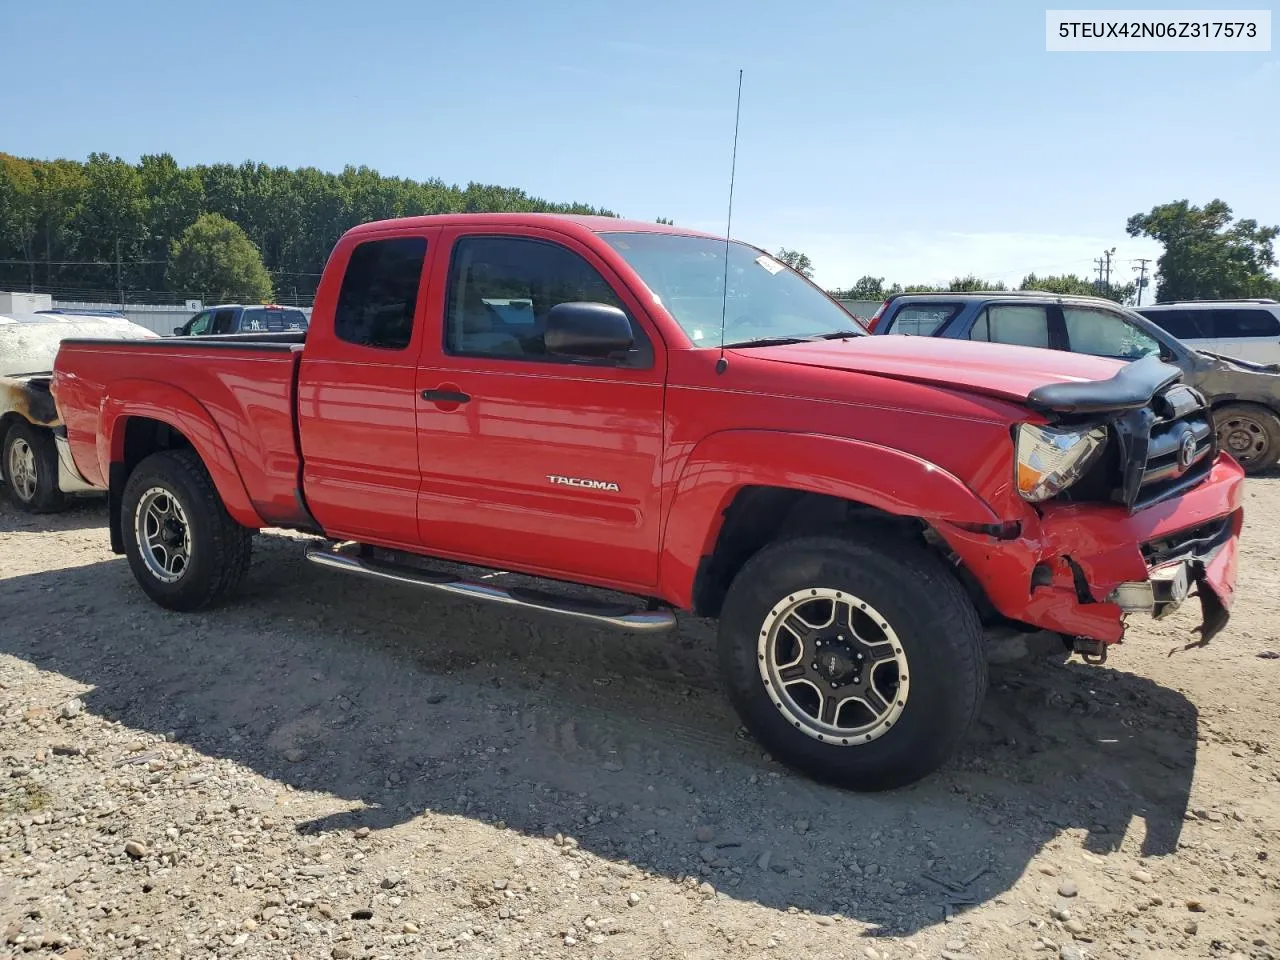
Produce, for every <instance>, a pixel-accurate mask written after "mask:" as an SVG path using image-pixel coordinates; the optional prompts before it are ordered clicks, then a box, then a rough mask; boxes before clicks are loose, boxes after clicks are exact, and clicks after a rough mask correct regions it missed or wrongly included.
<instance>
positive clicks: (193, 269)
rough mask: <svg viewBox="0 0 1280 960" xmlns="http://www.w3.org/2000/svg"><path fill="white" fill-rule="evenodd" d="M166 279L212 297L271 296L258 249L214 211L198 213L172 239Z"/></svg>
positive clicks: (254, 300)
mask: <svg viewBox="0 0 1280 960" xmlns="http://www.w3.org/2000/svg"><path fill="white" fill-rule="evenodd" d="M169 280H170V283H171V284H172V285H173V288H174V289H177V290H185V291H190V292H197V291H198V292H200V293H202V294H203V295H204V296H205V297H208V298H211V299H213V300H243V301H245V302H249V303H265V302H266V301H268V300H270V299H271V277H270V275H269V274H268V273H267V268H266V267H264V266H263V265H262V257H261V256H260V255H259V253H258V248H257V247H255V246H254V245H253V242H252V241H251V240H250V239H249V237H248V235H247V234H246V233H245V232H244V230H242V229H241V228H240V227H239V226H237V225H236V224H234V223H232V222H231V221H230V220H228V219H227V218H226V217H224V216H221V215H220V214H216V213H206V214H204V215H203V216H201V217H200V219H198V220H197V221H196V222H195V223H193V224H192V225H191V226H189V227H188V228H187V229H186V230H185V231H184V232H183V234H182V236H181V238H179V239H178V240H177V241H175V242H174V244H173V251H172V262H171V264H170V268H169Z"/></svg>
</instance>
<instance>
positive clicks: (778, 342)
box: [725, 330, 866, 348]
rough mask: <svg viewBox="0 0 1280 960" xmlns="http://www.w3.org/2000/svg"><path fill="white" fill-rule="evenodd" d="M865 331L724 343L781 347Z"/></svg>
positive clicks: (860, 334) (858, 333)
mask: <svg viewBox="0 0 1280 960" xmlns="http://www.w3.org/2000/svg"><path fill="white" fill-rule="evenodd" d="M865 336H866V334H865V333H861V332H859V331H857V330H834V331H832V332H831V333H817V334H812V335H810V336H807V337H757V338H756V339H754V340H739V341H737V342H736V343H726V344H725V347H726V348H730V347H735V348H736V347H781V346H785V345H786V344H788V343H811V342H812V341H814V340H844V339H845V338H846V337H865Z"/></svg>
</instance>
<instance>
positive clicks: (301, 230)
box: [0, 153, 616, 299]
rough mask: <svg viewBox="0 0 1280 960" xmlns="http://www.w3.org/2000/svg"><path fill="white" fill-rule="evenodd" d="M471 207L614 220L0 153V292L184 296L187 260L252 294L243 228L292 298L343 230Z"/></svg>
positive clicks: (495, 201)
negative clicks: (245, 278)
mask: <svg viewBox="0 0 1280 960" xmlns="http://www.w3.org/2000/svg"><path fill="white" fill-rule="evenodd" d="M477 211H496V212H556V213H576V214H602V215H606V216H616V214H613V213H612V212H611V211H609V210H604V209H601V208H599V207H594V206H591V205H588V204H584V203H553V202H551V201H548V200H544V199H542V198H541V197H535V196H530V195H529V194H528V193H526V192H525V191H524V190H521V189H518V188H515V187H502V186H496V185H492V184H482V183H468V184H467V185H466V186H465V187H460V186H457V185H449V184H446V183H445V182H444V181H442V180H439V179H430V180H422V181H419V180H410V179H407V178H403V177H386V176H383V175H381V174H379V173H378V172H377V171H376V170H371V169H369V168H368V167H364V166H361V167H353V166H348V167H346V168H345V169H344V170H343V171H342V172H341V173H328V172H325V171H323V170H318V169H316V168H314V167H302V168H298V169H290V168H288V167H271V166H267V165H266V164H264V163H252V162H245V163H241V164H238V165H236V164H229V163H216V164H208V165H205V164H200V165H196V166H188V167H183V166H179V165H178V163H177V162H176V161H175V160H174V158H173V157H172V156H170V155H169V154H167V153H164V154H153V155H148V156H144V157H142V158H141V160H139V161H138V162H137V163H130V162H128V161H125V160H122V159H121V158H119V157H112V156H108V155H107V154H105V153H94V154H91V155H90V156H89V158H88V160H87V161H84V162H80V161H76V160H33V159H27V158H22V157H15V156H11V155H9V154H0V289H6V290H28V289H35V290H49V291H54V292H59V293H66V292H72V291H77V290H83V291H98V292H102V291H108V290H117V289H123V290H126V291H154V292H163V291H175V292H187V293H197V294H198V293H200V292H202V291H201V288H200V287H199V286H192V285H191V284H192V283H194V282H198V281H200V280H202V279H203V274H201V272H200V270H201V269H205V268H202V267H200V264H206V265H207V264H209V263H210V262H211V258H212V261H213V262H214V263H215V266H220V267H222V268H224V269H223V270H222V273H221V274H219V273H218V272H217V271H215V272H214V278H215V279H216V277H217V276H219V275H221V276H223V277H225V276H227V275H228V274H227V271H226V269H225V268H226V267H227V264H226V263H225V262H223V261H222V259H219V258H222V257H224V256H225V257H230V258H231V261H232V266H233V268H235V269H238V270H247V271H248V272H249V274H251V275H254V276H253V277H252V278H251V280H250V282H249V283H248V284H247V287H246V289H247V290H252V289H257V288H260V287H261V277H260V276H257V270H256V269H255V267H254V265H253V263H252V259H251V260H250V262H249V263H247V264H246V263H245V262H244V259H243V258H244V257H245V255H246V248H245V247H244V244H243V243H242V242H241V240H240V234H241V233H243V235H244V237H245V238H246V239H247V241H248V243H249V244H251V245H252V247H253V248H256V249H255V252H256V254H257V255H258V257H260V264H259V268H261V269H265V274H266V276H267V277H268V279H269V281H270V285H271V286H273V287H274V292H276V293H277V294H288V293H292V292H296V294H297V295H298V296H299V297H300V298H305V297H308V296H310V295H311V294H312V293H314V291H315V288H316V285H317V283H318V282H319V279H320V273H321V272H322V270H323V268H324V263H325V260H326V259H327V258H328V255H329V252H330V250H331V249H332V247H333V244H334V243H335V241H336V240H337V239H338V237H340V236H341V235H342V233H343V232H344V231H346V230H348V229H349V228H351V227H353V226H355V225H356V224H359V223H365V222H367V221H370V220H381V219H385V218H388V217H401V216H415V215H419V214H433V213H459V212H477ZM210 215H212V218H209V219H202V218H208V217H209V216H210ZM197 221H201V225H200V227H199V228H197V229H195V230H194V232H193V233H190V234H189V231H192V228H194V227H195V225H196V223H197ZM227 221H229V224H228V223H227ZM228 227H230V229H229V228H228ZM184 234H188V236H186V238H185V240H184ZM219 251H225V254H223V253H219ZM184 264H185V266H184ZM237 265H238V266H237ZM203 292H205V293H207V295H208V296H210V297H217V298H219V299H222V298H223V296H224V295H225V292H224V291H215V290H208V291H203Z"/></svg>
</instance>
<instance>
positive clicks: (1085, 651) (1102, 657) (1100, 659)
mask: <svg viewBox="0 0 1280 960" xmlns="http://www.w3.org/2000/svg"><path fill="white" fill-rule="evenodd" d="M1109 646H1110V644H1107V643H1103V642H1102V641H1101V640H1091V639H1089V638H1088V637H1076V638H1075V640H1074V641H1072V644H1071V650H1072V652H1073V653H1078V654H1080V659H1081V660H1083V661H1084V662H1085V663H1089V664H1093V665H1094V666H1100V665H1102V664H1104V663H1106V662H1107V647H1109Z"/></svg>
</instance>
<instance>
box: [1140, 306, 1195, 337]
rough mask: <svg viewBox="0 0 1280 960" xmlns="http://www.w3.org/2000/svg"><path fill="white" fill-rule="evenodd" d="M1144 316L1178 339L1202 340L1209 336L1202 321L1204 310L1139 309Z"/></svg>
mask: <svg viewBox="0 0 1280 960" xmlns="http://www.w3.org/2000/svg"><path fill="white" fill-rule="evenodd" d="M1138 312H1139V313H1141V314H1142V315H1143V316H1144V317H1146V318H1147V319H1148V320H1150V321H1151V322H1152V323H1154V324H1155V325H1156V326H1157V327H1159V328H1160V329H1162V330H1165V331H1167V332H1168V333H1170V334H1172V335H1173V336H1175V337H1177V338H1178V339H1179V340H1202V339H1204V338H1205V337H1208V336H1210V334H1209V333H1208V331H1207V329H1206V328H1205V326H1204V325H1203V323H1202V318H1203V317H1204V315H1205V314H1206V313H1207V312H1208V311H1206V310H1152V311H1151V312H1149V313H1148V312H1146V311H1144V310H1139V311H1138Z"/></svg>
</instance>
